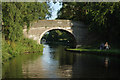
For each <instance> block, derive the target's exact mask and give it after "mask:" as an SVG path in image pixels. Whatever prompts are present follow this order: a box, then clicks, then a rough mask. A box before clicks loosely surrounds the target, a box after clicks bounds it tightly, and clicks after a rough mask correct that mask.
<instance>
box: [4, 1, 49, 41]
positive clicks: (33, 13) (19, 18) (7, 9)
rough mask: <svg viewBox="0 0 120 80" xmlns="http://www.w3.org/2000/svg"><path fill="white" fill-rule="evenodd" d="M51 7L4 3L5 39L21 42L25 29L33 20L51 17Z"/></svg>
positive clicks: (38, 4) (31, 3)
mask: <svg viewBox="0 0 120 80" xmlns="http://www.w3.org/2000/svg"><path fill="white" fill-rule="evenodd" d="M48 10H49V6H48V5H47V4H46V3H45V2H44V3H37V2H19V3H18V2H11V3H7V2H3V3H2V16H3V17H2V18H3V19H2V20H3V24H4V25H3V33H4V35H5V39H7V40H11V41H19V40H20V39H21V38H22V33H23V32H22V31H23V27H24V26H25V25H27V27H28V28H29V25H30V22H32V21H33V20H39V19H45V18H46V15H49V14H50V13H49V11H48Z"/></svg>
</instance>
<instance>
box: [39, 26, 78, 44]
mask: <svg viewBox="0 0 120 80" xmlns="http://www.w3.org/2000/svg"><path fill="white" fill-rule="evenodd" d="M52 30H62V31H65V32H67V33H69V34H71V36H72V37H73V38H74V40H75V44H76V43H77V41H76V38H75V35H74V34H73V33H72V30H68V29H66V28H62V27H53V28H50V29H47V30H45V31H44V32H43V33H42V34H40V37H39V43H40V44H41V41H42V37H43V36H44V35H45V33H47V32H49V31H52Z"/></svg>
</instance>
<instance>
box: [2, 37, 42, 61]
mask: <svg viewBox="0 0 120 80" xmlns="http://www.w3.org/2000/svg"><path fill="white" fill-rule="evenodd" d="M42 51H43V46H42V45H40V44H37V42H36V41H33V40H31V39H27V38H24V39H22V40H20V41H16V42H11V41H6V40H2V60H3V62H4V61H7V60H8V59H10V58H12V57H15V56H17V55H21V54H24V53H40V54H42Z"/></svg>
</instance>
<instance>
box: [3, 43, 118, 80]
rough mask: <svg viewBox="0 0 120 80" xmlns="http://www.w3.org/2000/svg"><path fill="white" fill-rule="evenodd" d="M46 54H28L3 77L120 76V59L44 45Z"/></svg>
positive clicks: (5, 68)
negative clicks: (72, 51)
mask: <svg viewBox="0 0 120 80" xmlns="http://www.w3.org/2000/svg"><path fill="white" fill-rule="evenodd" d="M44 46H45V48H44V50H43V55H42V56H41V55H39V53H36V54H25V55H22V56H18V57H15V58H14V59H12V60H11V61H9V62H8V63H6V64H4V65H3V74H2V76H3V78H105V77H109V78H111V77H119V76H120V59H118V58H112V57H104V56H97V55H89V54H81V53H71V52H66V51H65V50H64V46H60V45H59V46H58V45H54V46H49V45H44Z"/></svg>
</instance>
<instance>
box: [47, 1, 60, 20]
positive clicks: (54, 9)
mask: <svg viewBox="0 0 120 80" xmlns="http://www.w3.org/2000/svg"><path fill="white" fill-rule="evenodd" d="M49 5H50V8H51V9H52V16H51V18H49V19H48V20H54V19H56V18H57V12H58V11H59V10H60V8H62V5H60V3H59V2H56V3H53V1H51V2H50V3H49Z"/></svg>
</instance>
